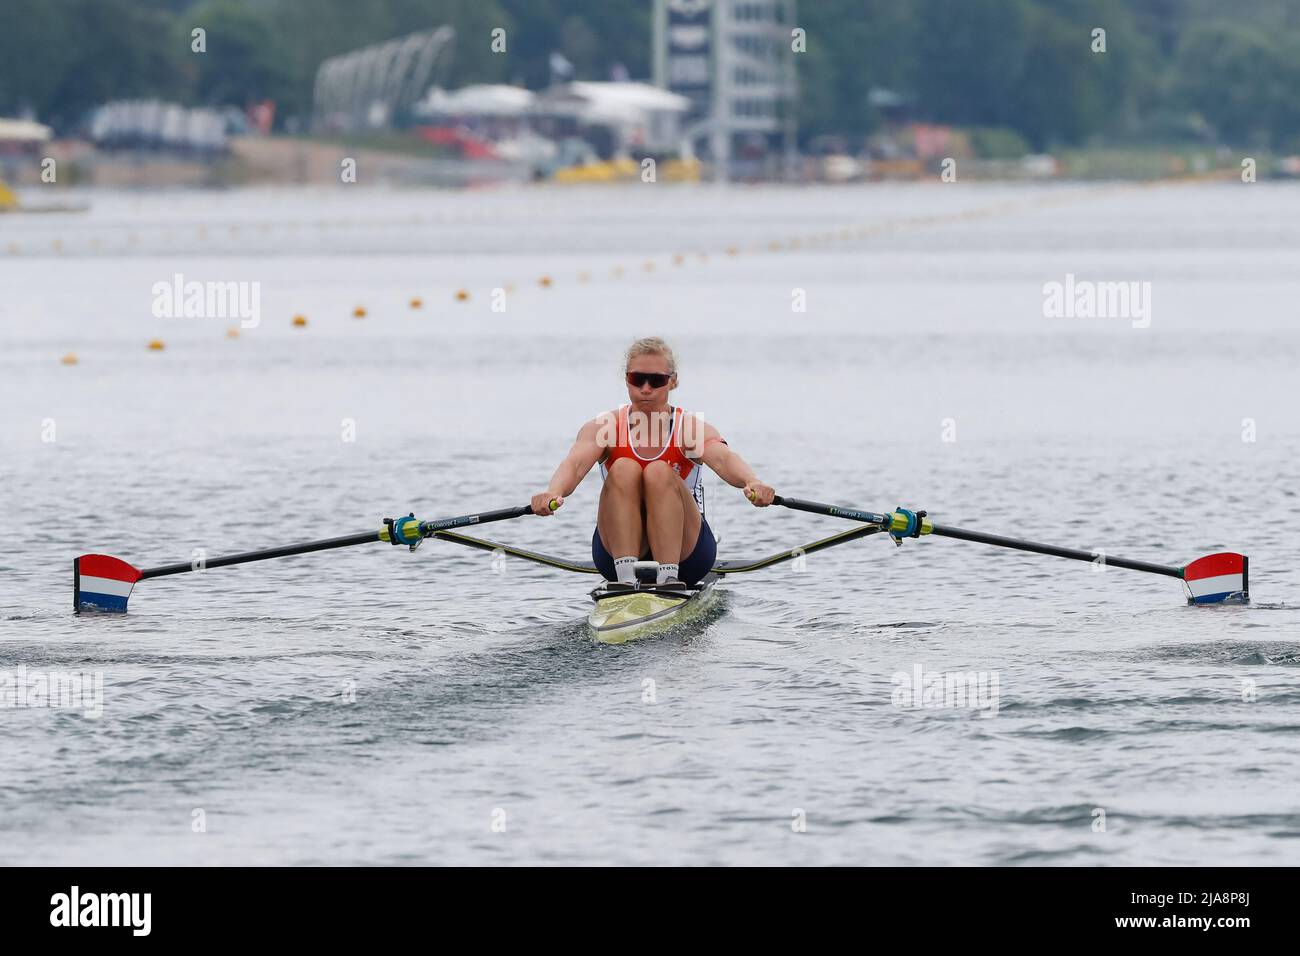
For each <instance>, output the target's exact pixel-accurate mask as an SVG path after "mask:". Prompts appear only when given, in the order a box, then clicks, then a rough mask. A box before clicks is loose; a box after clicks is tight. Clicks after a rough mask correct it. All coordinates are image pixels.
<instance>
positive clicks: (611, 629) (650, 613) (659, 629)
mask: <svg viewBox="0 0 1300 956" xmlns="http://www.w3.org/2000/svg"><path fill="white" fill-rule="evenodd" d="M717 582H718V576H717V575H716V574H710V575H708V576H707V577H705V578H704V580H702V581H701V582H700V584H699V587H697V588H695V589H693V590H690V591H687V592H685V593H684V594H681V595H676V594H670V593H666V592H663V591H654V590H637V591H626V592H617V591H616V592H612V593H610V592H606V591H604V589H602V588H597V589H596V590H595V591H593V592H592V597H593V598H594V599H595V602H596V606H595V607H594V608H592V610H591V613H590V614H589V615H587V627H588V629H589V630H590V631H591V636H592V637H593V638H594V639H595V640H597V641H599V642H600V643H602V644H625V643H627V642H628V641H635V640H640V639H641V638H643V637H651V636H653V635H655V634H662V633H663V632H664V631H666V630H669V629H670V628H673V627H676V626H677V625H679V624H683V623H685V622H687V621H690V620H694V619H695V618H696V617H698V616H699V615H700V614H701V613H702V612H703V611H704V610H705V609H706V608H708V607H709V606H710V604H712V602H713V600H714V598H715V597H716V595H717V591H716V589H715V585H716V584H717Z"/></svg>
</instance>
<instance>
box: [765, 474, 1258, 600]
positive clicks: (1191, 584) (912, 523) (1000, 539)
mask: <svg viewBox="0 0 1300 956" xmlns="http://www.w3.org/2000/svg"><path fill="white" fill-rule="evenodd" d="M772 503H773V504H775V505H780V506H781V507H783V508H791V509H793V510H794V511H807V512H811V513H812V514H820V515H828V516H830V517H832V518H847V519H849V520H851V521H861V522H864V523H866V524H872V525H877V526H878V527H880V528H883V529H884V530H885V531H888V532H889V533H890V534H891V535H892V536H893V538H894V541H895V542H896V543H897V544H902V543H903V542H902V539H903V538H919V537H920V536H921V535H923V534H932V535H937V536H938V537H941V538H957V539H959V540H962V541H975V542H978V543H980V544H990V545H993V546H995V547H999V548H1014V549H1015V550H1017V551H1032V552H1034V553H1035V554H1049V555H1052V556H1054V557H1058V558H1071V559H1073V560H1075V561H1090V562H1096V563H1100V564H1103V565H1113V566H1114V567H1117V568H1127V569H1129V570H1131V571H1145V572H1147V573H1148V574H1163V575H1165V576H1166V577H1171V578H1178V579H1179V580H1180V581H1182V582H1183V583H1184V584H1185V585H1186V586H1187V592H1188V603H1190V604H1221V603H1223V602H1224V601H1237V602H1241V603H1246V602H1248V601H1249V600H1250V589H1249V582H1250V559H1249V558H1247V557H1246V556H1245V555H1244V554H1237V553H1236V552H1232V551H1223V552H1220V553H1218V554H1210V555H1206V556H1205V557H1203V558H1197V559H1196V560H1195V561H1193V562H1191V563H1190V564H1186V565H1184V566H1182V567H1174V566H1171V565H1165V564H1153V563H1152V562H1150V561H1135V560H1133V559H1131V558H1120V557H1115V556H1114V555H1110V554H1104V553H1102V552H1100V551H1083V550H1081V549H1079V548H1063V547H1059V546H1058V545H1054V544H1040V543H1039V542H1037V541H1025V540H1022V539H1020V538H1009V537H1007V536H1005V535H1000V534H987V533H986V532H983V531H968V530H966V529H965V528H953V527H948V526H945V525H938V524H935V523H934V522H933V521H931V520H930V519H929V518H928V517H926V513H925V512H924V511H920V512H913V511H909V510H907V509H906V508H899V509H897V510H895V511H891V512H887V513H885V514H878V513H876V512H873V511H863V510H862V509H860V508H850V507H845V506H843V505H827V504H822V503H821V502H819V501H802V500H800V499H798V498H783V497H781V496H780V495H777V496H775V497H774V498H773V499H772Z"/></svg>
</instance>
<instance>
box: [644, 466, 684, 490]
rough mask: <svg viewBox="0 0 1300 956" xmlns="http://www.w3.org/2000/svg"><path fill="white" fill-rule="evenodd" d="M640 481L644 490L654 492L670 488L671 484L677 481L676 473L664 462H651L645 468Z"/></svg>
mask: <svg viewBox="0 0 1300 956" xmlns="http://www.w3.org/2000/svg"><path fill="white" fill-rule="evenodd" d="M642 480H643V481H645V484H646V488H652V489H655V490H661V489H664V488H672V486H673V485H672V483H673V482H674V481H676V480H677V473H676V472H674V471H673V469H672V467H671V466H670V465H669V464H668V462H666V461H652V462H650V464H648V465H646V466H645V468H644V474H643V476H642Z"/></svg>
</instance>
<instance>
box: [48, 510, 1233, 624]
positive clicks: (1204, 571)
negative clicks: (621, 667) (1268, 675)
mask: <svg viewBox="0 0 1300 956" xmlns="http://www.w3.org/2000/svg"><path fill="white" fill-rule="evenodd" d="M773 504H776V505H780V506H782V507H785V508H791V509H794V510H796V511H807V512H811V513H813V514H821V515H829V516H831V517H836V518H845V519H847V520H850V521H853V522H854V526H853V527H852V528H849V529H848V530H846V531H841V532H840V533H838V534H833V535H831V536H829V537H826V538H821V539H819V540H817V541H813V542H811V543H809V544H805V545H802V546H801V547H797V548H790V549H788V550H785V551H779V552H777V553H776V554H771V555H768V556H767V557H764V558H754V559H749V560H730V561H718V562H717V563H715V564H714V566H713V571H712V573H710V574H709V575H707V576H705V578H704V579H703V580H702V581H700V583H699V585H697V586H696V587H692V588H687V589H686V590H684V591H682V590H670V589H666V588H661V587H656V586H655V585H654V584H653V583H651V581H649V580H647V581H646V582H644V583H640V584H639V586H638V587H637V588H635V589H633V590H631V591H628V590H626V589H621V588H618V587H616V586H610V585H608V584H606V585H604V586H602V587H598V588H596V589H595V590H594V591H592V593H591V596H592V598H593V600H594V601H595V607H594V608H593V609H592V611H591V614H590V615H589V616H588V619H587V620H588V625H589V627H590V629H591V632H592V634H593V636H594V637H595V638H596V639H597V640H599V641H602V642H604V643H610V644H621V643H624V642H626V641H629V640H633V639H634V638H637V637H644V636H646V635H648V634H651V633H660V632H662V631H663V630H664V629H665V628H666V627H669V626H675V625H677V624H680V623H684V622H686V621H688V620H694V619H697V618H698V617H699V614H700V612H703V611H704V610H705V609H706V608H707V607H708V606H709V603H710V602H711V600H712V599H713V597H714V591H715V585H716V584H717V582H718V581H719V579H721V578H723V577H725V576H727V575H731V574H740V573H742V572H748V571H758V570H761V569H763V568H768V567H771V566H772V565H774V564H779V563H781V562H783V561H789V560H792V559H794V558H796V557H801V556H803V555H808V554H812V553H814V552H816V551H821V550H823V549H824V548H831V547H835V546H836V545H839V544H845V543H847V542H849V541H854V540H857V539H858V538H862V537H866V536H868V535H872V534H876V533H879V532H886V533H888V534H889V535H890V537H892V538H893V540H894V542H895V543H896V544H899V545H901V544H902V543H903V541H904V539H906V538H919V537H921V536H923V535H933V536H936V537H946V538H956V539H959V540H963V541H974V542H978V543H981V544H988V545H993V546H995V547H1001V548H1012V549H1015V550H1018V551H1028V552H1032V553H1034V554H1046V555H1053V556H1055V557H1060V558H1070V559H1073V560H1077V561H1089V562H1092V563H1093V564H1104V565H1106V566H1109V567H1116V568H1126V569H1128V570H1132V571H1142V572H1145V573H1148V574H1157V575H1163V576H1165V577H1172V578H1178V579H1179V580H1181V581H1182V582H1183V585H1184V586H1185V588H1186V590H1187V601H1188V603H1189V604H1198V605H1200V604H1224V603H1241V604H1244V603H1247V602H1248V601H1249V600H1250V586H1249V572H1250V562H1249V559H1248V558H1247V557H1246V556H1245V555H1243V554H1237V553H1236V552H1230V551H1225V552H1221V553H1218V554H1211V555H1207V556H1205V557H1203V558H1198V559H1197V560H1195V561H1192V562H1191V563H1190V564H1186V565H1182V566H1173V565H1163V564H1153V563H1151V562H1148V561H1134V560H1131V559H1128V558H1119V557H1115V556H1114V555H1110V554H1103V553H1101V552H1093V551H1083V550H1080V549H1077V548H1063V547H1058V546H1057V545H1050V544H1038V543H1036V542H1033V541H1024V540H1021V539H1018V538H1009V537H1005V536H1003V535H995V534H986V533H984V532H980V531H967V530H964V529H962V528H952V527H947V526H944V525H938V524H935V523H934V522H932V521H931V520H930V519H929V518H928V517H927V516H926V513H925V512H924V511H917V512H913V511H909V510H907V509H905V508H898V509H896V510H894V511H890V512H885V513H883V514H881V513H876V512H871V511H861V510H859V509H856V508H845V507H841V506H838V505H824V504H819V503H818V502H815V501H801V500H799V499H797V498H782V497H780V496H779V495H778V496H777V497H776V498H774V499H773ZM552 507H555V504H554V502H553V503H552ZM531 513H532V509H531V507H530V506H528V505H522V506H520V507H517V508H503V509H501V510H499V511H487V512H481V513H479V514H472V515H461V516H459V517H455V518H442V519H440V520H437V521H418V520H416V518H415V516H414V515H409V516H407V517H405V518H397V519H392V518H386V519H384V525H383V527H381V528H380V529H379V530H378V531H366V532H362V533H360V534H354V535H346V536H344V537H339V538H325V539H322V540H319V541H307V542H304V543H301V544H287V545H283V546H281V547H277V548H267V549H265V550H262V551H248V552H245V553H243V554H233V555H227V556H225V557H220V558H212V559H210V560H206V561H202V562H192V563H189V564H169V565H163V566H160V567H156V568H145V569H140V568H136V567H133V566H132V565H130V564H128V563H127V562H125V561H123V560H121V559H120V558H114V557H110V556H109V555H105V554H83V555H82V556H81V557H79V558H76V559H74V561H73V563H72V575H73V578H72V580H73V607H74V608H75V610H76V611H78V612H81V611H109V612H118V613H124V612H125V611H126V605H127V601H128V600H129V598H130V596H131V591H132V590H133V589H134V587H135V585H136V583H138V582H139V581H142V580H145V579H147V578H157V577H163V576H165V575H172V574H183V573H185V572H188V571H202V570H212V569H215V568H221V567H226V566H228V565H234V564H247V563H249V562H252V561H266V560H269V559H271V558H283V557H288V556H290V555H296V554H309V553H311V552H313V551H327V550H331V549H333V548H346V547H351V546H353V545H359V544H372V543H375V542H387V543H388V544H393V545H407V546H408V547H409V548H410V549H411V550H412V551H414V550H415V549H416V547H418V546H419V544H420V543H421V542H422V541H423V540H424V539H426V538H439V539H441V540H444V541H450V542H454V543H456V544H462V545H466V546H467V547H471V548H481V549H483V550H486V551H493V552H502V553H504V554H507V555H511V556H514V557H517V558H522V559H524V560H527V561H533V562H535V563H537V564H543V565H546V566H547V567H551V568H556V569H558V570H562V571H572V572H576V573H580V574H598V573H599V572H598V571H597V570H596V568H595V566H594V565H593V564H592V563H591V562H590V561H569V560H566V559H564V558H557V557H554V556H552V555H548V554H542V553H541V552H538V551H529V550H527V549H524V548H517V547H514V546H513V545H508V544H502V543H500V542H496V541H487V540H485V539H482V538H475V537H471V536H469V535H466V534H462V533H461V532H459V531H457V530H456V529H458V528H463V527H466V526H468V525H477V524H487V523H488V522H492V521H506V520H509V519H512V518H521V517H523V516H524V515H527V514H531ZM640 570H641V572H642V573H644V572H646V571H648V570H649V569H648V568H641V569H640Z"/></svg>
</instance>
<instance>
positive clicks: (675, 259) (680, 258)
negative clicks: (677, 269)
mask: <svg viewBox="0 0 1300 956" xmlns="http://www.w3.org/2000/svg"><path fill="white" fill-rule="evenodd" d="M685 261H686V257H685V256H684V255H682V254H681V253H680V252H679V253H677V255H675V256H673V265H675V266H679V265H681V264H682V263H683V262H685Z"/></svg>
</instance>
